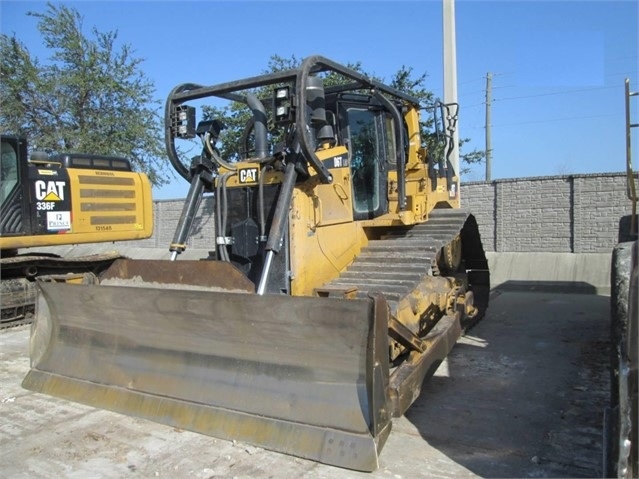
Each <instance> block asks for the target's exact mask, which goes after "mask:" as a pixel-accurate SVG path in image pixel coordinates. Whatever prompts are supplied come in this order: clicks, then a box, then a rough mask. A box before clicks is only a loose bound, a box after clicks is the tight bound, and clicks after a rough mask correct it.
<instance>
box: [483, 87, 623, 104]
mask: <svg viewBox="0 0 639 479" xmlns="http://www.w3.org/2000/svg"><path fill="white" fill-rule="evenodd" d="M614 88H618V87H617V86H616V85H615V86H600V87H592V88H582V89H580V90H564V91H556V92H550V93H537V94H534V95H521V96H508V97H505V98H495V99H494V101H504V100H519V99H522V98H537V97H540V96H552V95H568V94H571V93H581V92H585V91H596V90H611V89H614Z"/></svg>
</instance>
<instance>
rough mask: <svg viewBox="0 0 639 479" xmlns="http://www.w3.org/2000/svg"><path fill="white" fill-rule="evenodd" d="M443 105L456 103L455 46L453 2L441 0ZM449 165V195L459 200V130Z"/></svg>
mask: <svg viewBox="0 0 639 479" xmlns="http://www.w3.org/2000/svg"><path fill="white" fill-rule="evenodd" d="M442 6H443V12H442V19H443V34H444V35H443V36H444V38H443V44H444V103H446V104H451V103H455V104H456V103H457V45H456V39H455V0H443V4H442ZM452 136H453V138H452V142H453V150H452V154H451V155H450V163H451V165H452V168H453V174H454V175H455V176H456V177H457V180H456V182H455V184H454V185H452V187H451V190H450V191H449V195H450V197H451V198H453V197H455V198H459V128H455V131H453V135H452Z"/></svg>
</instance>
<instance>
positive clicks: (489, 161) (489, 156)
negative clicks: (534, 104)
mask: <svg viewBox="0 0 639 479" xmlns="http://www.w3.org/2000/svg"><path fill="white" fill-rule="evenodd" d="M492 90H493V74H492V73H490V72H488V73H487V74H486V181H491V180H492V173H491V171H492V167H493V145H492V141H491V137H490V133H491V132H490V106H491V102H492V94H493V92H492Z"/></svg>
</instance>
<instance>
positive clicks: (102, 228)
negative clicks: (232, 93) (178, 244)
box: [0, 135, 153, 328]
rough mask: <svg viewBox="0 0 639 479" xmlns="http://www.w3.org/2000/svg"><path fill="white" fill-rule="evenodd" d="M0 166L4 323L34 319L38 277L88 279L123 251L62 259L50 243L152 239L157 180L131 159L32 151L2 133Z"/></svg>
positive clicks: (0, 301) (21, 141)
mask: <svg viewBox="0 0 639 479" xmlns="http://www.w3.org/2000/svg"><path fill="white" fill-rule="evenodd" d="M1 155H2V156H1V160H2V162H1V164H0V273H1V276H2V282H1V283H0V306H1V308H2V315H1V317H0V328H1V327H11V326H15V325H17V324H22V323H24V322H26V321H29V320H30V317H31V315H32V313H33V309H34V305H35V297H36V280H37V279H39V280H47V281H82V280H84V281H88V279H89V278H90V277H95V276H96V275H97V274H99V272H101V271H103V270H105V269H106V268H107V267H109V266H110V265H111V263H112V262H113V261H114V260H115V259H117V258H119V257H120V255H119V254H118V253H116V252H113V253H100V254H95V255H89V256H75V257H61V256H59V255H57V254H55V253H54V252H52V251H51V250H50V249H48V248H46V247H50V246H60V245H72V244H77V243H100V242H111V241H118V240H137V239H144V238H148V237H150V236H151V235H152V233H153V202H152V199H151V184H150V182H149V180H148V178H147V177H146V175H144V174H142V173H136V172H134V171H132V168H131V163H130V161H129V160H128V159H126V158H122V157H116V156H103V155H92V154H82V153H67V154H59V155H53V156H49V155H47V154H46V153H44V152H38V151H36V152H33V153H32V155H31V158H29V157H28V144H27V139H26V138H23V137H19V136H14V135H2V150H1Z"/></svg>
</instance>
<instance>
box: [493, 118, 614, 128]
mask: <svg viewBox="0 0 639 479" xmlns="http://www.w3.org/2000/svg"><path fill="white" fill-rule="evenodd" d="M610 117H616V115H592V116H572V117H566V118H550V119H548V118H546V119H544V120H531V121H520V122H517V123H501V124H498V125H493V126H499V127H502V126H516V125H529V124H531V123H549V122H552V121H572V120H591V119H594V118H610Z"/></svg>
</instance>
